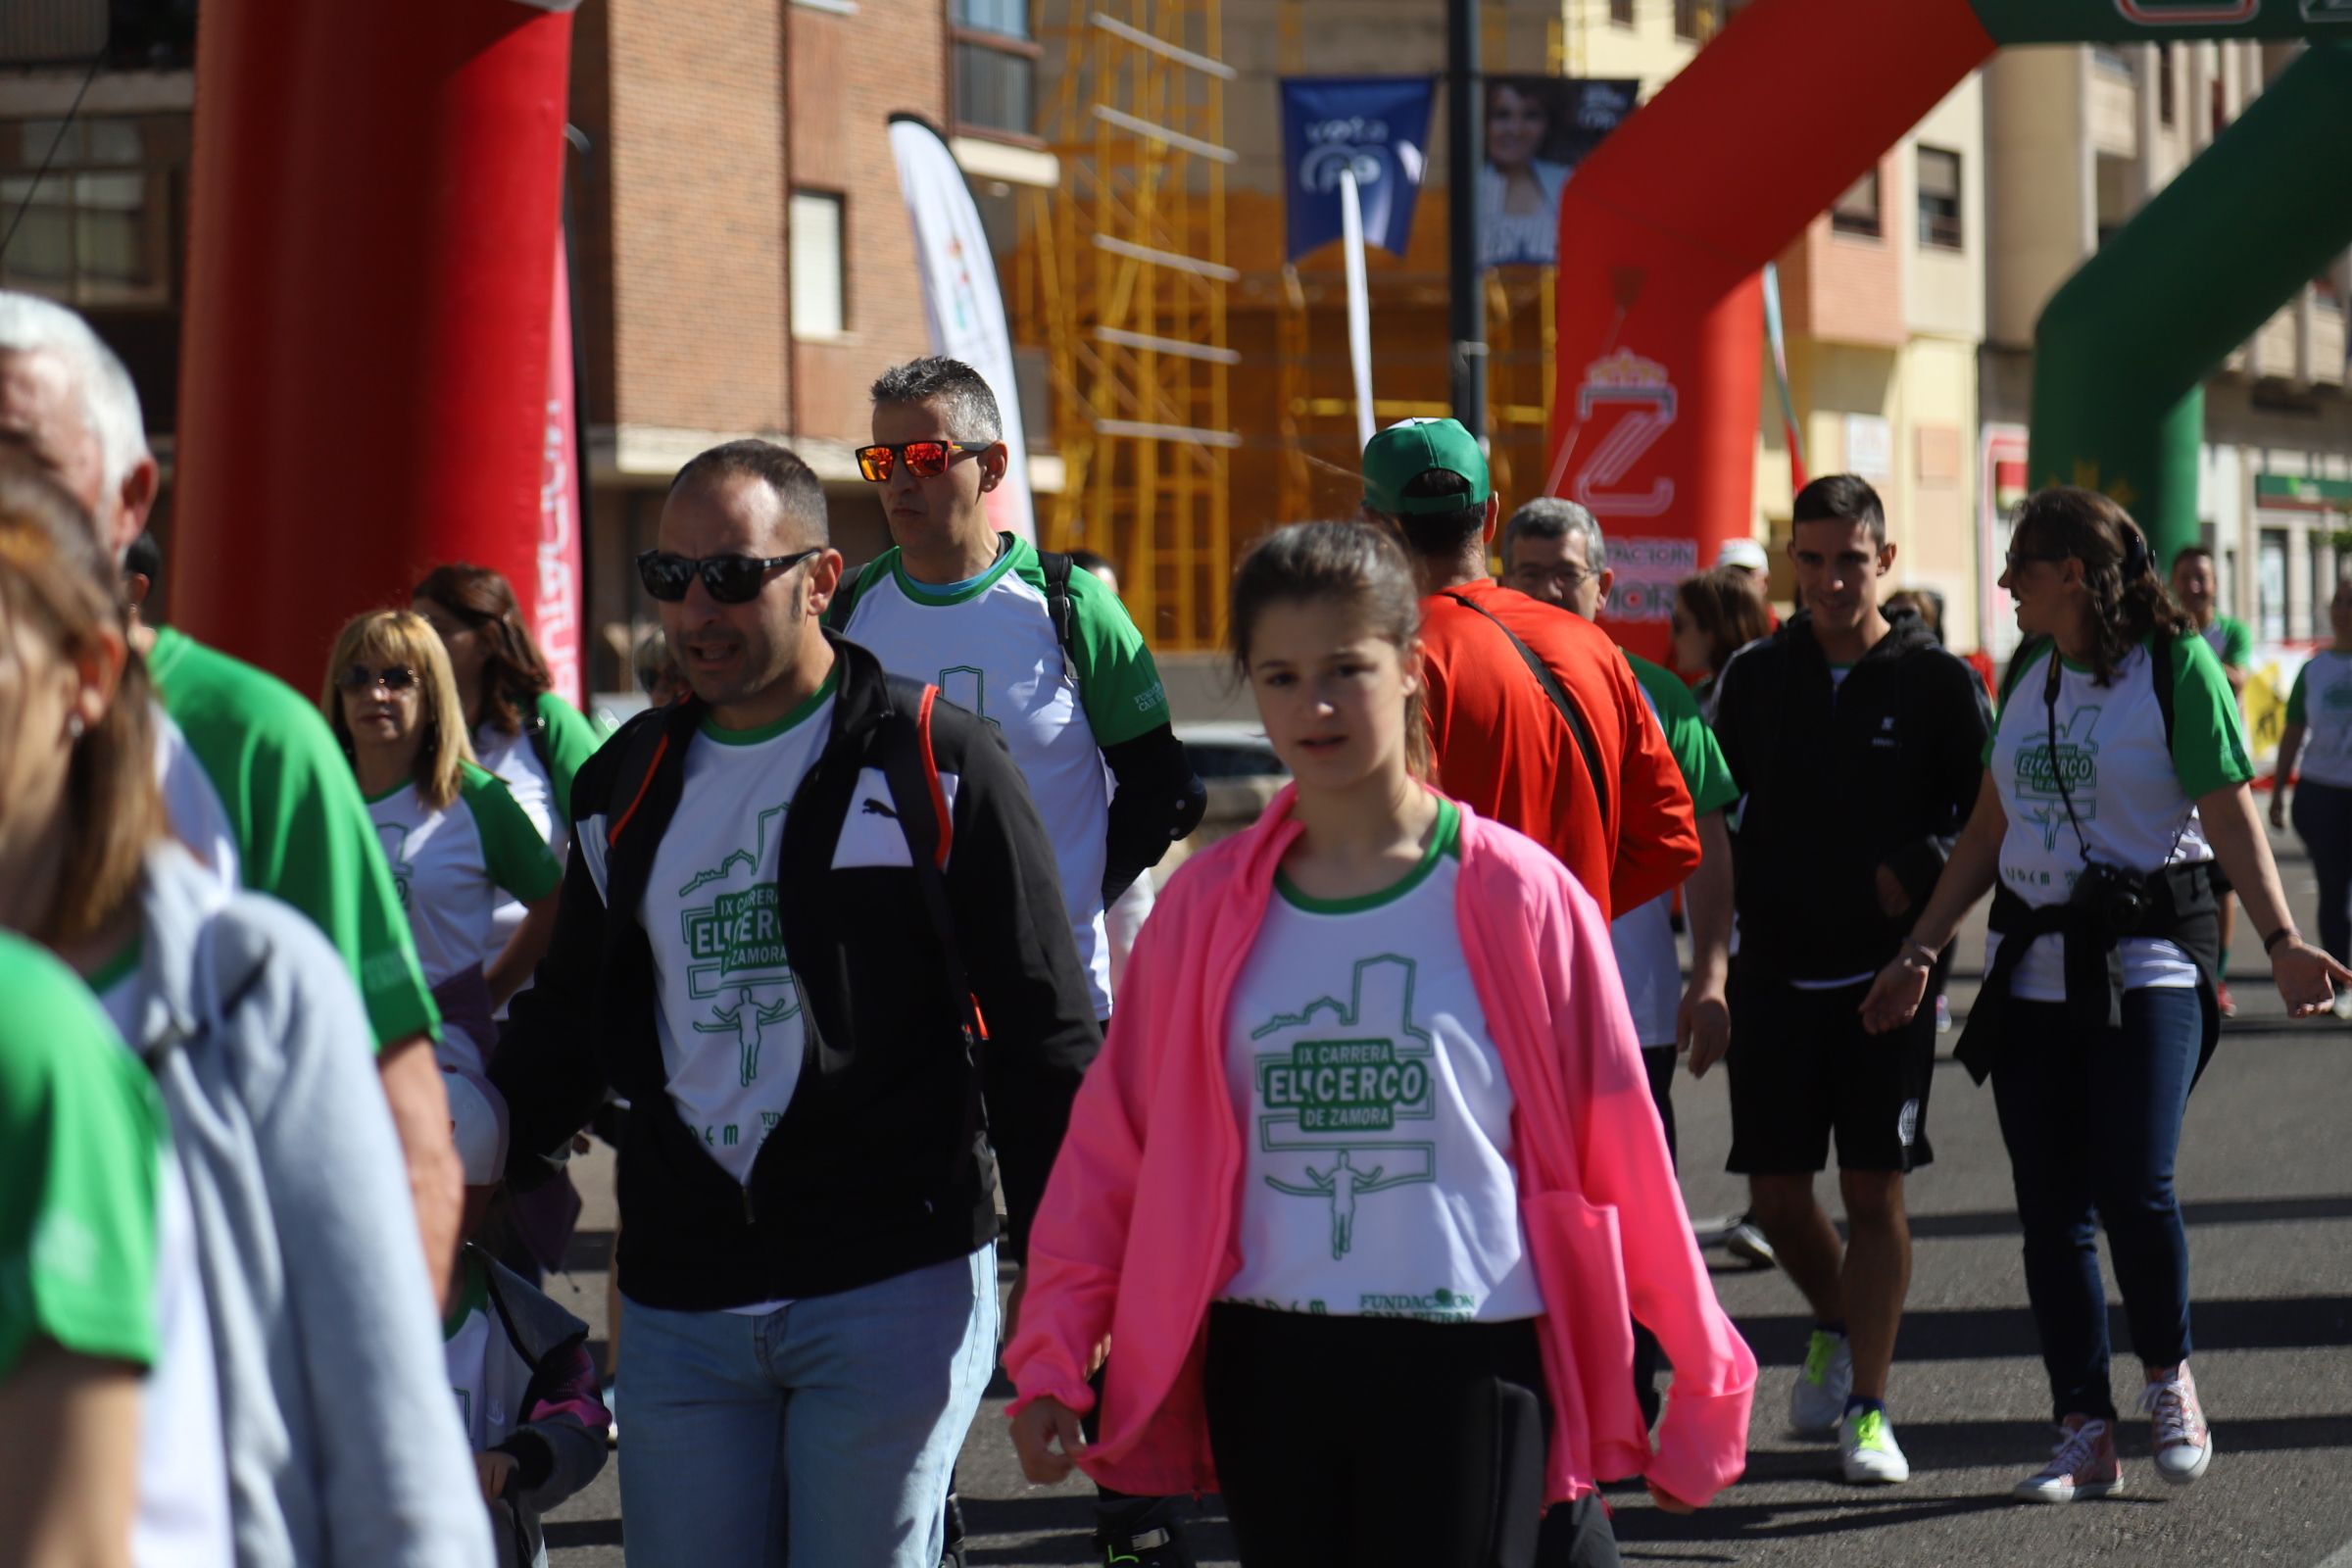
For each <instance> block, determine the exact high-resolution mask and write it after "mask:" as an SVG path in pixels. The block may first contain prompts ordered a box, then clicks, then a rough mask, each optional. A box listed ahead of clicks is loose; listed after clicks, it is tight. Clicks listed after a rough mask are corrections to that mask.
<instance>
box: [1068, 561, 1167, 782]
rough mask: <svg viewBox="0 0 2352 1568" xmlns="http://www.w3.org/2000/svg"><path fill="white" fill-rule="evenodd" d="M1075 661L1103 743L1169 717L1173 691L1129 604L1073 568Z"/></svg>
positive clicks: (1139, 731) (1082, 691)
mask: <svg viewBox="0 0 2352 1568" xmlns="http://www.w3.org/2000/svg"><path fill="white" fill-rule="evenodd" d="M1070 631H1071V637H1070V643H1071V648H1070V662H1071V663H1072V664H1073V665H1075V666H1076V668H1077V672H1078V691H1079V695H1080V697H1081V699H1082V700H1083V701H1084V703H1085V704H1086V722H1087V725H1088V727H1089V728H1091V729H1092V730H1093V731H1094V732H1095V744H1096V745H1097V746H1098V747H1108V746H1116V745H1118V744H1119V743H1120V742H1121V741H1131V740H1134V739H1135V738H1136V737H1137V736H1139V735H1145V734H1149V733H1150V732H1152V730H1155V729H1157V728H1159V727H1160V726H1161V725H1162V724H1165V723H1167V722H1168V692H1167V688H1166V687H1165V686H1163V685H1161V684H1160V679H1159V666H1158V665H1157V664H1155V663H1153V662H1152V651H1151V650H1150V649H1149V648H1146V647H1145V646H1144V635H1143V633H1142V632H1139V631H1137V630H1136V629H1135V622H1134V621H1132V620H1130V619H1129V618H1128V617H1127V607H1126V606H1125V605H1123V604H1121V603H1119V596H1118V595H1116V594H1114V593H1112V592H1111V591H1110V589H1109V588H1108V587H1106V586H1104V584H1103V580H1102V579H1101V578H1099V577H1097V576H1096V575H1095V574H1094V573H1093V572H1091V571H1073V572H1071V573H1070Z"/></svg>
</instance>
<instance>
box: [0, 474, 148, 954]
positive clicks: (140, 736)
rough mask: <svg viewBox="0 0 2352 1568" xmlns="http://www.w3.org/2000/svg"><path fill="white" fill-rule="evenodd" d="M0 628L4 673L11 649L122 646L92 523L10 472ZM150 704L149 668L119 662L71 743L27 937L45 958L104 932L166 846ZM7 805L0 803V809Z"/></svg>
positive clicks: (31, 739)
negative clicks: (24, 645)
mask: <svg viewBox="0 0 2352 1568" xmlns="http://www.w3.org/2000/svg"><path fill="white" fill-rule="evenodd" d="M0 626H5V627H7V628H10V629H11V630H12V631H13V632H14V633H15V636H13V637H9V638H0V661H6V662H10V663H14V662H17V659H18V655H17V652H16V650H17V647H18V646H19V639H26V640H30V641H32V642H34V643H36V644H38V645H40V646H41V647H43V648H44V649H45V650H46V651H47V653H48V656H49V657H50V658H51V659H54V660H57V661H60V662H71V661H74V660H78V659H80V658H82V657H84V656H85V655H87V654H88V653H89V652H90V651H91V650H92V648H94V647H96V646H100V645H102V644H104V643H105V642H107V641H109V640H113V641H116V642H124V641H125V640H126V639H125V637H124V631H123V601H122V581H121V578H120V577H118V576H117V574H116V570H115V563H114V561H113V559H112V558H111V557H110V556H109V555H108V554H107V552H106V551H105V550H104V549H103V548H101V547H100V545H99V543H98V534H97V530H96V528H95V527H94V526H93V525H92V523H91V521H90V517H89V515H88V514H87V513H85V512H83V511H82V509H81V505H80V503H78V502H76V501H75V500H74V499H73V497H72V496H71V495H69V494H68V493H67V492H66V491H64V490H62V489H60V488H59V487H58V486H57V485H56V484H55V483H53V482H52V481H51V480H50V479H48V478H47V477H46V476H45V475H42V474H39V473H35V472H32V471H30V470H28V469H26V468H25V467H22V466H15V465H0ZM23 679H24V672H23V671H22V670H19V671H18V680H19V682H20V683H22V681H23ZM154 695H155V693H154V687H153V685H152V684H151V683H150V681H149V679H148V675H147V662H146V661H145V660H143V659H141V658H140V657H139V655H138V654H137V653H136V652H134V651H127V650H126V652H125V655H124V659H123V673H122V677H121V678H120V679H119V680H118V681H117V682H116V685H115V691H114V698H113V701H112V702H111V703H109V705H108V706H107V710H106V712H105V713H104V714H103V715H102V716H101V717H100V718H99V719H98V720H97V721H96V722H95V723H92V724H90V725H88V726H87V727H86V728H84V729H82V730H81V731H80V733H79V734H78V735H75V736H74V737H73V740H72V741H71V745H72V747H73V760H72V761H71V763H70V764H69V766H68V772H67V775H66V794H65V822H64V833H65V858H64V862H63V864H62V865H61V866H60V867H59V871H58V879H57V891H56V894H55V895H54V896H53V898H52V899H51V901H50V905H49V907H48V908H47V909H46V910H43V911H42V913H41V915H40V920H39V923H38V925H37V926H35V927H34V928H33V929H32V930H31V931H29V932H27V933H26V934H27V935H28V936H31V937H33V938H34V939H36V940H38V941H40V942H41V943H43V944H45V945H47V946H50V947H62V946H64V945H66V944H69V943H73V942H80V941H85V940H87V939H88V938H90V937H92V936H95V935H97V934H98V933H99V932H100V931H103V930H104V929H106V926H107V923H108V922H109V921H111V920H112V919H114V918H115V916H116V914H117V913H118V912H120V911H121V909H122V908H123V905H124V904H125V903H127V902H128V901H129V900H130V899H131V898H132V897H133V896H134V895H135V894H136V893H137V891H138V883H139V868H140V862H141V860H142V859H143V858H145V856H146V853H147V851H148V849H149V848H150V847H151V846H152V845H153V844H154V843H155V841H156V840H157V839H159V838H161V837H162V836H163V834H164V808H163V797H162V795H161V793H160V791H159V790H158V788H157V786H156V780H155V732H154V727H153V725H154V720H153V719H152V718H151V717H150V716H149V714H150V710H151V708H152V705H153V703H154ZM4 742H5V744H8V745H12V746H32V745H45V744H47V738H46V737H38V736H29V735H12V736H7V737H5V738H4ZM7 804H8V803H6V802H0V809H5V808H6V806H7Z"/></svg>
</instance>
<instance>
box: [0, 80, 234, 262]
mask: <svg viewBox="0 0 2352 1568" xmlns="http://www.w3.org/2000/svg"><path fill="white" fill-rule="evenodd" d="M52 143H55V144H56V148H57V152H56V156H55V157H54V158H51V157H50V153H49V149H50V146H51V144H52ZM44 158H48V159H49V172H47V173H46V174H42V175H39V177H38V180H37V183H36V179H35V175H36V172H38V171H39V169H40V167H41V162H42V160H43V159H44ZM187 166H188V117H187V116H185V115H140V116H119V117H104V116H100V117H94V118H84V119H78V120H75V121H73V122H72V123H68V124H66V125H64V127H63V130H62V133H61V130H60V125H59V122H57V121H55V120H18V121H8V122H0V215H5V216H11V217H13V216H14V215H15V214H16V213H18V212H19V211H20V210H22V211H23V213H24V217H23V219H22V220H21V221H19V222H18V225H17V236H16V239H15V240H14V241H13V242H12V243H11V244H10V245H9V247H8V253H7V255H6V257H5V258H0V285H5V286H8V287H13V288H23V289H27V290H30V291H31V292H33V293H36V294H46V295H49V296H51V297H52V298H55V299H60V300H65V301H67V302H69V303H71V304H74V305H78V306H83V307H91V306H97V307H124V306H132V307H136V306H153V307H157V308H162V307H168V306H169V305H171V304H172V300H173V298H174V297H175V296H176V294H177V290H178V282H179V279H178V271H179V268H178V253H179V233H180V227H181V214H182V210H183V208H184V206H185V204H186V191H187Z"/></svg>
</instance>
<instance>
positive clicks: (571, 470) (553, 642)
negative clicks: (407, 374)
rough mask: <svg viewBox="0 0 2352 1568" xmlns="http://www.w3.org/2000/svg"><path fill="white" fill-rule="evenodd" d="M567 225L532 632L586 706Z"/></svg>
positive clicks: (551, 327)
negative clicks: (582, 654)
mask: <svg viewBox="0 0 2352 1568" xmlns="http://www.w3.org/2000/svg"><path fill="white" fill-rule="evenodd" d="M567 249H568V247H567V245H566V243H565V241H564V229H563V227H562V225H561V224H559V225H558V226H557V228H556V282H555V287H554V288H553V289H551V290H550V291H549V311H548V325H547V423H546V433H545V437H544V440H543V443H542V448H541V450H542V454H543V456H542V461H541V468H540V481H539V555H538V565H539V570H538V575H537V577H536V579H535V582H534V584H533V590H532V593H531V635H532V636H533V637H535V638H537V639H538V642H539V652H540V653H542V654H544V655H545V656H546V657H547V667H548V670H549V672H550V673H552V674H553V675H554V676H555V677H556V695H557V696H559V697H561V698H563V699H564V701H565V702H567V703H569V704H571V706H572V707H574V708H578V707H580V706H581V698H582V697H583V695H584V694H585V692H586V690H587V672H586V671H585V670H584V669H583V668H582V667H581V666H582V657H581V640H580V621H581V616H582V614H583V613H584V610H585V607H584V606H582V605H581V603H580V516H581V501H582V499H583V496H582V490H581V486H580V465H581V464H582V462H584V461H585V457H586V455H585V454H584V453H582V452H581V451H580V450H579V441H578V435H579V422H578V419H577V418H576V417H575V412H576V411H575V410H574V409H573V407H572V384H573V383H572V365H571V352H572V350H571V268H570V257H569V255H568V254H567Z"/></svg>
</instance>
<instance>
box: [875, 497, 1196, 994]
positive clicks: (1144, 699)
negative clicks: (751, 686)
mask: <svg viewBox="0 0 2352 1568" xmlns="http://www.w3.org/2000/svg"><path fill="white" fill-rule="evenodd" d="M1000 538H1001V540H1002V541H1003V542H1002V544H1001V545H1000V548H999V553H998V556H997V560H996V564H994V565H992V566H991V567H989V569H988V570H987V571H985V572H982V573H981V574H980V575H979V576H978V577H975V578H973V579H971V580H970V581H969V582H965V583H958V584H955V585H954V586H952V587H950V588H938V587H933V586H931V585H928V584H925V583H919V582H916V581H915V580H914V579H912V578H911V577H909V576H907V572H906V568H905V566H904V564H902V563H901V561H900V557H899V552H898V551H897V550H895V549H894V550H887V551H884V552H883V553H882V555H881V556H880V557H879V558H877V559H876V560H874V561H873V562H871V563H870V564H867V565H866V567H865V569H864V570H863V571H861V572H859V573H858V581H857V584H856V586H855V587H854V588H853V589H852V590H851V592H852V593H854V594H855V596H856V598H855V601H854V603H853V605H852V607H851V612H850V620H849V625H848V629H847V633H846V635H847V636H848V637H849V639H850V640H851V641H852V642H855V643H858V644H861V645H863V646H864V647H866V648H868V649H870V650H872V651H873V654H874V656H875V657H876V658H877V659H879V660H881V661H882V665H883V667H884V668H885V669H887V670H889V671H890V672H891V673H892V674H894V675H903V676H905V677H907V678H908V679H910V680H922V681H930V682H932V683H933V684H935V685H937V686H938V687H939V689H940V693H941V695H942V696H944V697H946V698H947V700H948V701H950V702H952V703H955V704H956V705H957V706H958V707H961V708H967V709H969V710H971V711H973V712H975V713H977V714H979V715H980V716H981V717H982V718H984V719H986V720H988V722H989V723H990V724H991V725H992V726H994V727H995V729H996V730H997V732H998V734H999V735H1001V736H1003V737H1004V741H1005V750H1007V751H1008V752H1010V753H1011V754H1012V760H1013V762H1014V763H1015V764H1016V765H1017V766H1018V767H1019V768H1020V770H1021V776H1022V778H1023V779H1024V780H1026V781H1027V783H1028V785H1029V796H1030V799H1031V800H1033V801H1034V802H1036V804H1037V814H1038V815H1039V816H1040V817H1042V818H1044V820H1045V824H1046V831H1047V832H1048V833H1049V834H1050V835H1052V837H1053V840H1054V862H1055V865H1056V868H1057V869H1058V870H1059V872H1060V874H1061V897H1062V903H1063V904H1064V905H1065V906H1067V907H1068V909H1069V914H1070V932H1071V935H1073V936H1074V937H1076V938H1077V941H1078V956H1079V959H1080V961H1081V962H1082V963H1084V964H1085V965H1086V969H1087V975H1088V984H1089V985H1090V987H1091V988H1092V990H1093V992H1094V1001H1095V1012H1096V1015H1097V1016H1098V1017H1108V1016H1109V1015H1110V943H1109V940H1108V938H1107V936H1106V934H1105V932H1104V929H1103V860H1104V858H1105V857H1106V854H1107V848H1108V837H1109V832H1110V791H1111V781H1110V775H1109V772H1108V770H1107V769H1106V768H1105V767H1104V766H1103V747H1106V746H1116V745H1119V744H1120V743H1121V742H1123V741H1131V740H1134V739H1135V738H1136V737H1137V736H1139V735H1144V734H1148V733H1150V732H1151V731H1152V730H1154V729H1157V728H1158V727H1159V726H1160V725H1162V724H1165V723H1166V722H1167V721H1168V698H1167V692H1166V691H1165V689H1164V688H1163V687H1162V686H1161V685H1160V680H1159V670H1158V668H1157V666H1156V665H1154V664H1153V663H1152V655H1151V652H1150V651H1149V650H1148V649H1146V648H1145V647H1144V639H1143V634H1142V633H1140V632H1138V631H1137V630H1136V629H1135V622H1134V621H1132V620H1130V619H1128V618H1127V610H1126V607H1125V606H1123V605H1121V604H1120V603H1119V599H1118V596H1117V595H1116V594H1114V593H1112V592H1111V591H1110V589H1109V588H1108V587H1106V586H1104V585H1103V582H1102V580H1101V579H1099V578H1097V577H1096V576H1095V575H1094V573H1092V572H1088V571H1073V572H1071V573H1070V621H1071V637H1070V643H1071V647H1070V650H1069V657H1068V658H1067V659H1064V657H1063V652H1062V646H1061V642H1060V639H1059V638H1058V637H1056V636H1055V634H1054V621H1053V617H1052V614H1051V613H1050V612H1049V611H1048V609H1047V606H1046V577H1045V568H1044V566H1043V565H1042V564H1040V563H1039V561H1038V557H1037V549H1036V547H1035V546H1034V545H1031V544H1030V543H1028V541H1026V540H1022V539H1015V538H1014V537H1013V536H1012V535H1010V534H1004V535H1000Z"/></svg>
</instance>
